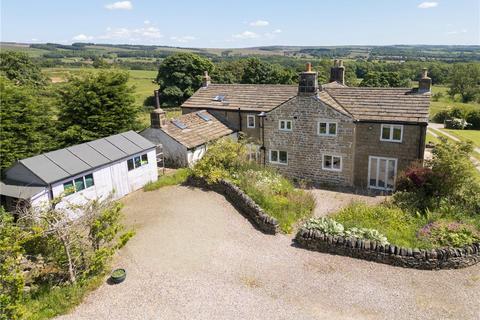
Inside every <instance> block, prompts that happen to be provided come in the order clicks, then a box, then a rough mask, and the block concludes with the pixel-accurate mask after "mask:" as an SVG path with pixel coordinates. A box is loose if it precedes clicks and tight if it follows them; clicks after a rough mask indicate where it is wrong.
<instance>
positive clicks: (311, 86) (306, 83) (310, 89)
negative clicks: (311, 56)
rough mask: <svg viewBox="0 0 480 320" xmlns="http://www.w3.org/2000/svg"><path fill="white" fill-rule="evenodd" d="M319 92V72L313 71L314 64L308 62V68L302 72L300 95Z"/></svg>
mask: <svg viewBox="0 0 480 320" xmlns="http://www.w3.org/2000/svg"><path fill="white" fill-rule="evenodd" d="M317 93H318V74H317V72H316V71H312V64H311V63H310V62H309V63H307V66H306V70H305V71H304V72H301V73H300V77H299V81H298V95H302V96H312V95H316V94H317Z"/></svg>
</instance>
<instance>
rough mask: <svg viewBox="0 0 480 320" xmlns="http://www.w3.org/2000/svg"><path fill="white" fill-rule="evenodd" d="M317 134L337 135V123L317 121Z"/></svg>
mask: <svg viewBox="0 0 480 320" xmlns="http://www.w3.org/2000/svg"><path fill="white" fill-rule="evenodd" d="M318 135H319V136H336V135H337V123H336V122H327V121H325V122H323V121H320V122H319V123H318Z"/></svg>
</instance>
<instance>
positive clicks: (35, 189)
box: [0, 181, 45, 199]
mask: <svg viewBox="0 0 480 320" xmlns="http://www.w3.org/2000/svg"><path fill="white" fill-rule="evenodd" d="M44 190H45V187H44V186H43V187H42V186H28V185H25V184H21V183H18V182H15V181H5V182H4V181H0V194H2V195H4V196H8V197H12V198H17V199H30V198H31V197H33V196H34V195H36V194H39V193H40V192H42V191H44Z"/></svg>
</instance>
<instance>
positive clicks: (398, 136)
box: [380, 124, 403, 142]
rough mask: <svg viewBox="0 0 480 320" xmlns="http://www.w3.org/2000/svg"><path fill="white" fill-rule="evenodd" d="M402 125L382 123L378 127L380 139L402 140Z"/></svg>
mask: <svg viewBox="0 0 480 320" xmlns="http://www.w3.org/2000/svg"><path fill="white" fill-rule="evenodd" d="M402 139H403V125H401V124H382V126H381V128H380V140H381V141H390V142H402Z"/></svg>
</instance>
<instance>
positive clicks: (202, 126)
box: [152, 110, 234, 149]
mask: <svg viewBox="0 0 480 320" xmlns="http://www.w3.org/2000/svg"><path fill="white" fill-rule="evenodd" d="M199 114H201V115H203V116H204V117H205V116H206V117H207V118H209V119H210V120H209V121H205V120H204V119H202V117H201V116H200V115H199ZM173 120H177V121H180V122H181V123H183V124H185V125H186V128H185V129H180V128H179V127H177V126H176V125H175V124H174V121H173ZM152 130H155V129H152ZM156 130H162V131H163V132H165V133H166V134H168V135H169V136H170V137H172V138H173V139H174V140H176V141H178V142H179V143H181V144H182V145H184V146H185V147H187V149H191V148H195V147H197V146H200V145H202V144H205V143H207V142H209V141H212V140H215V139H218V138H221V137H224V136H227V135H229V134H232V133H233V132H234V131H233V130H232V129H231V128H229V127H228V126H227V125H225V124H224V123H222V122H221V121H220V120H218V118H216V117H214V116H213V115H212V114H210V113H209V112H207V111H206V110H200V111H197V112H191V113H188V114H184V115H181V116H180V117H178V118H175V119H172V120H171V121H168V122H167V123H166V124H165V125H164V126H162V128H161V129H156Z"/></svg>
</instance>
